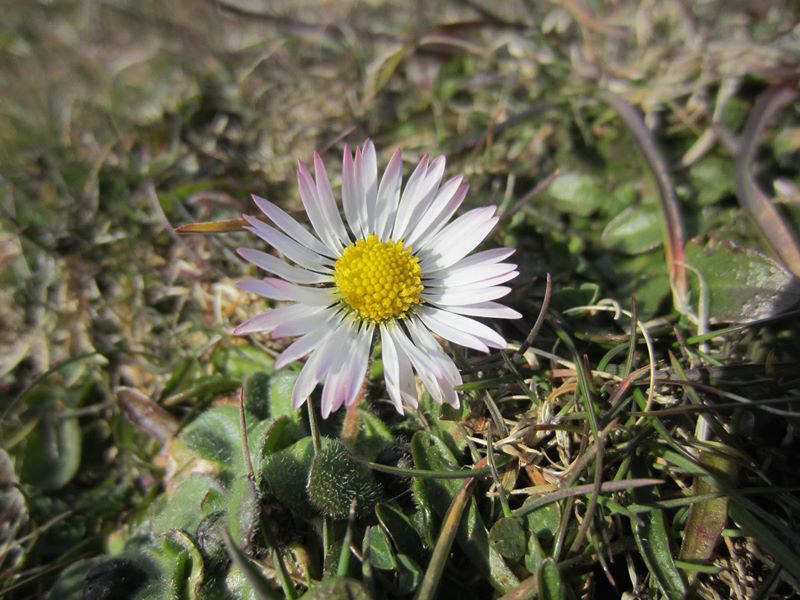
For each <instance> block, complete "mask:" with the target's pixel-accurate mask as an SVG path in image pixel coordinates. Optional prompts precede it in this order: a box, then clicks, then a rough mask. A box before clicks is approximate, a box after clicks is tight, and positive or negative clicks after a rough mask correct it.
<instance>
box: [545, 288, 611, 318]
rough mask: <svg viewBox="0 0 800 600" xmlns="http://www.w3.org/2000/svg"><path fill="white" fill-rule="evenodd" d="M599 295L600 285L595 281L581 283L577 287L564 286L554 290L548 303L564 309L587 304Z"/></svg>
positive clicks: (558, 308)
mask: <svg viewBox="0 0 800 600" xmlns="http://www.w3.org/2000/svg"><path fill="white" fill-rule="evenodd" d="M599 296H600V287H599V286H598V285H597V284H596V283H582V284H581V285H579V286H578V287H576V288H575V287H565V288H560V289H558V290H556V291H555V292H554V293H553V296H552V297H551V299H550V305H551V306H552V307H553V308H555V309H556V310H561V311H563V310H565V309H567V308H572V307H574V306H589V305H591V304H594V303H595V302H596V301H597V298H598V297H599Z"/></svg>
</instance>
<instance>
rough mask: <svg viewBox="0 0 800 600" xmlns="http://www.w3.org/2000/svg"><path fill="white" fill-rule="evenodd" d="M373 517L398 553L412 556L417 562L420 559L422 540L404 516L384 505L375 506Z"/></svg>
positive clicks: (389, 505) (393, 508)
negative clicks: (381, 526) (374, 516)
mask: <svg viewBox="0 0 800 600" xmlns="http://www.w3.org/2000/svg"><path fill="white" fill-rule="evenodd" d="M375 515H376V516H377V517H378V521H379V522H380V524H381V525H383V527H384V529H385V530H386V532H387V533H388V534H389V537H390V538H391V539H392V542H394V547H395V548H397V551H398V552H401V553H403V554H408V555H409V556H413V557H414V558H416V559H417V560H419V559H421V558H422V554H423V549H422V540H421V539H420V537H419V533H417V530H416V529H415V528H414V525H412V524H411V521H409V520H408V517H406V515H404V514H403V513H402V512H401V511H400V510H398V509H397V508H395V507H394V506H392V505H391V504H386V503H378V504H376V505H375Z"/></svg>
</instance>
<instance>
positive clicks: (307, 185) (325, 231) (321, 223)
mask: <svg viewBox="0 0 800 600" xmlns="http://www.w3.org/2000/svg"><path fill="white" fill-rule="evenodd" d="M297 188H298V189H299V190H300V199H301V200H302V201H303V206H304V207H305V209H306V214H307V215H308V219H309V221H311V225H312V226H313V227H314V231H316V232H317V235H318V236H319V237H320V239H322V241H324V242H325V245H326V246H327V247H328V248H329V252H330V253H332V255H333V256H339V255H340V254H341V253H342V245H341V243H340V242H339V238H338V236H337V235H336V228H335V226H334V225H333V224H332V222H331V221H330V215H328V214H327V211H326V209H325V207H324V201H323V200H322V199H321V198H320V197H319V194H318V193H317V184H316V183H315V182H314V179H313V178H312V177H311V174H310V173H309V172H308V169H306V167H305V165H304V164H303V163H302V162H300V161H298V162H297Z"/></svg>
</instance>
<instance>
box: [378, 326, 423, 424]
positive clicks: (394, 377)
mask: <svg viewBox="0 0 800 600" xmlns="http://www.w3.org/2000/svg"><path fill="white" fill-rule="evenodd" d="M394 329H396V325H385V324H381V347H382V350H381V352H382V354H381V357H382V359H383V375H384V380H385V382H386V391H387V393H388V394H389V398H390V399H391V400H392V404H394V407H395V408H396V409H397V412H399V413H400V414H401V415H402V414H403V404H408V405H409V406H411V407H412V408H416V407H417V388H416V385H415V384H414V373H413V372H412V370H411V361H410V360H409V358H408V356H407V355H406V354H405V352H403V351H402V350H400V348H399V347H398V346H397V344H396V343H395V341H394V339H393V338H392V334H391V331H392V330H394Z"/></svg>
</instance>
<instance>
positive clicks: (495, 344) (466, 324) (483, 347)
mask: <svg viewBox="0 0 800 600" xmlns="http://www.w3.org/2000/svg"><path fill="white" fill-rule="evenodd" d="M418 314H419V318H420V319H421V320H422V322H423V323H424V324H425V325H426V326H427V327H428V328H429V329H430V330H431V331H433V332H434V333H436V334H437V335H440V336H441V337H443V338H445V339H446V340H449V341H451V342H455V343H456V344H461V345H462V346H466V347H468V348H474V349H475V350H480V351H481V352H488V351H489V348H498V349H503V348H505V347H506V345H507V344H506V341H505V339H503V336H501V335H500V334H499V333H497V332H496V331H495V330H494V329H491V328H490V327H487V326H486V325H484V324H483V323H479V322H478V321H475V320H474V319H470V318H469V317H464V316H462V315H457V314H454V313H451V312H447V311H444V310H439V309H438V308H432V307H430V306H426V307H424V308H422V309H421V310H420V311H419V313H418Z"/></svg>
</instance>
